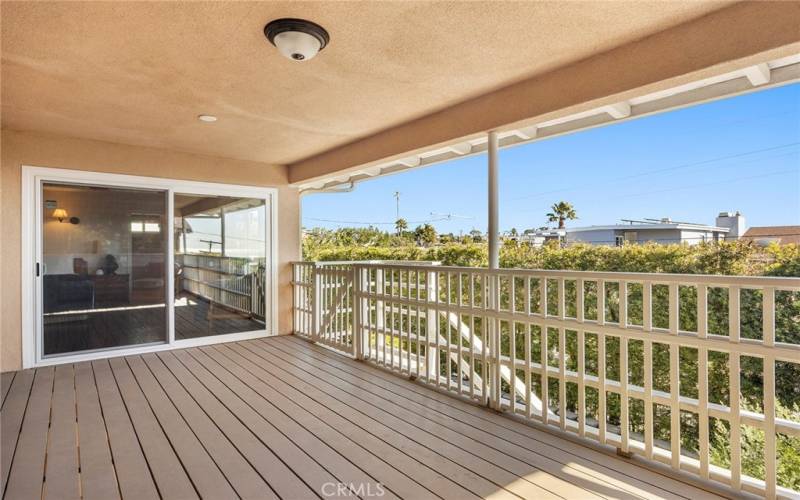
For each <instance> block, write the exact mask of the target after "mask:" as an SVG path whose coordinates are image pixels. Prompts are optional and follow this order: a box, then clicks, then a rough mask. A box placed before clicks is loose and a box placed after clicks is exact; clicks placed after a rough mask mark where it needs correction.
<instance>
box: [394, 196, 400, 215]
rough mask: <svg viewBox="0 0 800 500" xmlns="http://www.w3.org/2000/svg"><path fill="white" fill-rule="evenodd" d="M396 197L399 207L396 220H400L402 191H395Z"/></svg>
mask: <svg viewBox="0 0 800 500" xmlns="http://www.w3.org/2000/svg"><path fill="white" fill-rule="evenodd" d="M394 198H395V200H397V209H396V211H395V218H394V220H400V191H395V192H394Z"/></svg>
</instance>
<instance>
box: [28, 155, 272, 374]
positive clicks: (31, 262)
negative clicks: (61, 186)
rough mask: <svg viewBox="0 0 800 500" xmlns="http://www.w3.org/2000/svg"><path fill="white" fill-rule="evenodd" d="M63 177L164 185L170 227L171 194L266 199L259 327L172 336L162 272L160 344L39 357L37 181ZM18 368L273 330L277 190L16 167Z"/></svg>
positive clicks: (170, 253)
mask: <svg viewBox="0 0 800 500" xmlns="http://www.w3.org/2000/svg"><path fill="white" fill-rule="evenodd" d="M42 182H64V183H71V184H93V185H104V186H112V187H130V188H144V189H157V190H164V191H167V192H168V193H169V195H168V197H167V200H168V202H167V224H166V227H167V228H168V229H171V228H172V227H173V224H174V222H173V220H174V213H173V201H174V194H175V193H176V192H178V193H189V194H200V195H202V194H206V195H214V196H235V197H250V198H260V199H263V200H265V201H266V202H267V206H268V208H269V211H270V213H269V215H268V217H267V221H268V223H269V227H268V230H267V237H268V239H269V241H268V243H267V245H268V247H267V250H268V251H269V260H268V264H269V267H270V269H269V271H268V276H269V278H270V287H269V289H268V290H269V296H268V297H267V298H266V299H265V300H266V301H267V304H266V307H267V310H268V311H269V318H267V323H266V324H265V327H264V330H257V331H251V332H240V333H231V334H227V335H217V336H212V337H200V338H195V339H185V340H175V325H174V308H175V303H174V276H173V274H172V273H167V288H168V294H167V295H168V296H167V341H166V342H165V343H158V344H148V345H143V346H137V347H119V348H112V349H103V350H96V351H87V352H82V353H76V354H65V355H60V356H51V357H47V358H44V357H43V356H42V346H41V340H42V339H41V338H39V332H40V328H39V322H40V321H41V318H40V317H39V316H40V315H39V314H38V313H39V312H40V311H41V310H42V304H41V296H40V294H38V293H37V277H36V263H37V262H41V260H40V257H41V248H42V246H41V245H42V241H41V240H42V237H41V233H40V231H38V229H39V225H38V221H40V220H41V215H42V210H43V208H42V200H41V189H40V186H41V183H42ZM21 200H22V207H21V212H22V226H21V229H22V241H21V243H22V256H21V272H22V297H21V299H22V300H21V302H22V332H21V334H22V367H23V368H34V367H39V366H49V365H56V364H62V363H75V362H79V361H88V360H93V359H104V358H112V357H117V356H127V355H131V354H142V353H148V352H157V351H164V350H169V349H175V348H184V347H194V346H200V345H210V344H216V343H221V342H232V341H237V340H247V339H254V338H260V337H268V336H272V335H277V334H278V323H279V320H278V317H277V314H278V230H279V228H278V209H277V207H278V190H277V188H272V187H256V186H242V185H234V184H222V183H210V182H198V181H188V180H181V179H167V178H161V177H145V176H136V175H123V174H110V173H105V172H92V171H85V170H68V169H63V168H51V167H38V166H32V165H23V166H22V197H21ZM173 247H174V241H173V238H171V237H170V238H167V269H172V268H173V266H174V259H175V253H174V252H175V249H174V248H173Z"/></svg>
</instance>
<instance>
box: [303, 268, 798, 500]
mask: <svg viewBox="0 0 800 500" xmlns="http://www.w3.org/2000/svg"><path fill="white" fill-rule="evenodd" d="M293 283H294V290H295V291H294V306H295V307H294V325H295V327H294V328H295V333H297V334H299V335H302V336H306V337H308V338H309V339H311V340H313V341H316V342H319V343H322V344H325V345H327V346H330V347H332V348H334V349H338V350H340V351H343V352H345V353H348V354H351V355H353V356H355V357H356V358H359V359H364V360H367V361H369V362H371V363H373V364H375V365H377V366H380V367H383V368H385V369H388V370H390V371H393V372H396V373H399V374H401V375H404V376H410V377H413V378H416V379H417V380H418V381H420V382H423V383H427V384H430V385H433V386H436V387H438V388H440V389H443V390H447V391H450V392H452V393H454V394H457V395H460V396H462V397H467V398H470V399H473V400H475V401H478V402H480V403H482V404H486V405H488V406H491V407H493V408H495V409H497V410H501V411H507V412H513V413H515V414H517V415H520V416H522V417H523V418H527V419H530V420H534V421H538V422H540V423H542V424H545V425H548V426H550V427H557V428H560V430H562V431H564V432H569V433H574V434H577V435H579V436H581V437H583V438H586V439H590V440H594V441H597V442H599V443H602V444H606V445H610V446H613V447H616V448H617V449H618V450H619V451H620V452H621V453H623V454H626V453H636V454H639V455H641V456H643V457H645V458H647V459H649V460H653V461H656V462H662V463H665V464H668V465H669V466H671V467H672V468H674V469H676V470H682V471H687V472H689V473H693V474H696V475H698V476H700V477H702V478H704V479H711V480H715V481H718V482H721V483H723V484H725V485H728V486H730V487H731V488H732V489H733V490H735V491H748V492H751V493H755V494H760V495H765V496H767V497H770V498H774V497H794V496H796V495H797V494H798V492H796V491H792V490H790V489H788V488H783V487H781V486H779V485H778V484H777V480H776V477H777V464H778V460H779V457H778V454H777V451H776V450H777V440H778V439H779V437H780V436H784V437H789V438H792V437H794V438H800V414H797V413H796V410H797V409H796V408H795V409H794V410H795V413H791V410H792V409H789V412H788V413H789V417H790V418H778V416H777V415H776V411H775V409H776V401H778V400H779V398H778V399H776V385H775V382H776V379H775V371H776V363H778V364H779V366H781V367H785V366H788V365H786V364H787V363H788V364H797V366H796V368H800V339H798V338H797V337H798V336H800V333H798V331H800V325H798V324H796V323H795V322H796V321H797V316H796V312H795V313H792V312H791V311H787V310H785V308H787V307H797V304H798V303H800V278H768V277H739V276H708V275H675V274H646V273H607V272H577V271H543V270H521V269H501V270H497V271H490V270H487V269H481V268H463V267H442V266H435V265H431V264H430V263H427V264H426V263H386V262H359V263H351V262H338V263H309V262H299V263H295V264H294V280H293ZM743 303H744V304H743ZM776 316H780V318H784V319H785V318H787V317H788V318H789V322H790V323H789V324H788V325H787V324H785V323H786V321H782V322H781V324H780V328H776ZM779 330H780V331H779ZM784 330H786V331H785V332H784ZM792 335H794V337H791V336H792ZM793 342H796V343H793ZM682 360H688V362H685V363H682ZM694 360H696V362H695V361H694ZM726 360H727V362H726ZM758 360H760V363H761V368H760V371H761V373H760V374H754V373H752V371H753V369H752V367H753V366H757V364H758ZM742 361H745V365H746V366H747V367H748V368H747V370H743V366H742ZM754 362H755V365H754ZM792 366H793V365H792ZM726 367H727V370H726V371H727V373H724V371H725V368H726ZM720 370H723V373H722V375H721V372H720ZM620 374H627V376H620ZM758 375H760V376H761V377H762V380H763V384H761V386H760V390H761V391H762V394H761V396H760V397H758V396H759V395H758V394H756V395H753V394H747V393H743V388H742V386H741V381H742V377H751V379H752V377H754V376H756V377H757V376H758ZM682 379H683V382H682ZM790 384H791V382H790ZM797 384H800V381H797ZM751 385H752V384H751ZM712 386H713V387H712ZM798 387H800V386H798ZM750 389H752V387H751V388H750ZM798 390H800V389H798ZM602 396H605V397H602ZM759 400H760V401H759ZM667 415H668V417H667ZM712 419H714V420H717V421H721V422H727V426H728V428H729V433H728V438H729V439H728V447H729V450H728V454H729V456H728V461H727V462H728V463H726V464H719V463H718V464H713V463H712V460H711V444H712V443H711V434H712V433H711V429H710V423H711V422H712ZM602 422H605V423H606V425H602V424H601V423H602ZM742 426H749V427H751V428H755V429H759V430H760V431H761V432H763V435H764V444H763V454H764V462H763V477H762V478H755V477H750V476H748V475H746V474H744V473H743V455H742ZM682 433H685V434H686V436H687V441H688V442H690V443H694V445H693V446H687V447H684V446H683V445H682V440H681V435H682Z"/></svg>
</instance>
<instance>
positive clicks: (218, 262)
mask: <svg viewBox="0 0 800 500" xmlns="http://www.w3.org/2000/svg"><path fill="white" fill-rule="evenodd" d="M174 221H175V224H174V238H175V242H174V245H173V247H174V248H175V339H176V340H181V339H190V338H197V337H207V336H213V335H224V334H229V333H241V332H249V331H253V330H261V329H263V328H264V320H265V318H266V309H265V306H266V301H265V286H264V285H265V280H266V269H267V262H266V257H267V253H266V251H267V246H266V243H267V211H266V204H265V202H264V200H263V199H258V198H236V197H227V196H209V195H194V194H182V193H176V194H175V202H174Z"/></svg>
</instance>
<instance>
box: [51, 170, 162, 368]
mask: <svg viewBox="0 0 800 500" xmlns="http://www.w3.org/2000/svg"><path fill="white" fill-rule="evenodd" d="M42 202H43V204H44V206H43V208H42V212H41V213H42V215H43V219H42V221H41V222H42V235H41V236H42V258H43V260H42V263H41V264H42V270H41V271H42V281H41V287H42V289H41V291H42V318H41V319H42V353H43V355H44V356H49V355H56V354H66V353H78V352H83V351H91V350H96V349H108V348H115V347H123V346H133V345H142V344H150V343H158V342H166V341H167V320H166V318H167V316H166V315H167V313H166V293H167V279H166V278H167V275H166V265H167V259H166V257H167V241H168V240H167V237H168V232H167V228H166V227H165V226H166V221H167V191H155V190H141V189H127V188H117V187H103V186H85V185H70V184H59V183H50V182H45V183H43V184H42Z"/></svg>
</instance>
